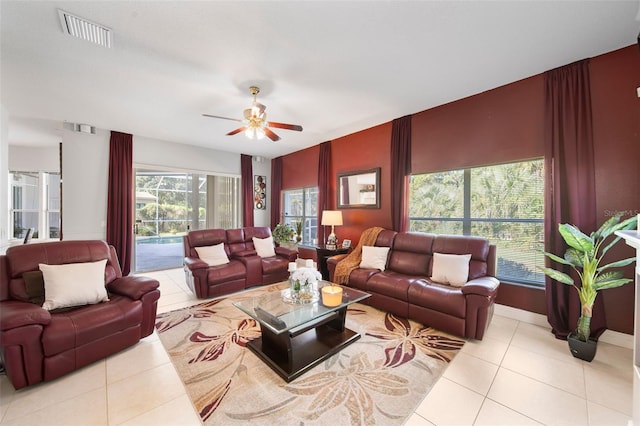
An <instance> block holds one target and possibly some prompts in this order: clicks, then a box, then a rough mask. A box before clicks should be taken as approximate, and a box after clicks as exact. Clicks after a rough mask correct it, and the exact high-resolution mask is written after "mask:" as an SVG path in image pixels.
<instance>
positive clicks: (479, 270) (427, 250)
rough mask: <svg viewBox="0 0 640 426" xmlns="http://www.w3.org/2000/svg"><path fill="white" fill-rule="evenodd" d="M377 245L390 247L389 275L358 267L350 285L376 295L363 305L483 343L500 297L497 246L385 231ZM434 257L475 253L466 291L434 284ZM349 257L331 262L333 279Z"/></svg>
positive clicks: (454, 237) (473, 239) (465, 239)
mask: <svg viewBox="0 0 640 426" xmlns="http://www.w3.org/2000/svg"><path fill="white" fill-rule="evenodd" d="M375 246H377V247H389V248H390V249H389V253H388V257H387V263H386V267H385V270H384V271H380V270H377V269H365V268H357V269H355V270H353V271H352V272H351V273H350V275H349V278H348V284H347V285H349V286H352V287H355V288H358V289H360V290H362V291H366V292H367V293H370V294H371V297H370V298H368V299H365V301H364V303H367V304H369V305H371V306H374V307H376V308H379V309H381V310H383V311H386V312H390V313H392V314H395V315H398V316H401V317H404V318H411V319H413V320H416V321H418V322H420V323H422V324H425V325H427V326H430V327H434V328H437V329H439V330H442V331H445V332H448V333H451V334H455V335H458V336H462V337H467V338H471V339H479V340H480V339H482V337H483V336H484V332H485V330H486V328H487V327H488V325H489V323H490V321H491V317H492V315H493V305H494V301H495V298H496V295H497V293H498V286H499V284H500V283H499V281H498V280H497V279H496V278H495V273H496V247H495V245H491V244H489V241H488V240H486V239H484V238H480V237H471V236H457V235H434V234H427V233H420V232H400V233H398V232H395V231H390V230H383V231H382V232H380V234H378V236H377V239H376V242H375ZM434 253H443V254H471V259H470V261H469V273H468V280H467V282H466V283H465V284H464V285H462V286H461V287H456V286H452V285H448V284H442V283H438V282H435V281H432V280H431V278H430V277H431V276H432V272H433V255H434ZM345 256H346V255H338V256H334V257H332V258H330V259H329V260H328V267H329V271H330V274H331V279H332V280H333V278H334V273H335V268H336V265H337V263H338V262H339V261H340V260H341V259H343V258H344V257H345Z"/></svg>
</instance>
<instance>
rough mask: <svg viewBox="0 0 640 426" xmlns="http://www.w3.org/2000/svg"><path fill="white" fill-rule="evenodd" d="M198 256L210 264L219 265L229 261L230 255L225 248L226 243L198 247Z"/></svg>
mask: <svg viewBox="0 0 640 426" xmlns="http://www.w3.org/2000/svg"><path fill="white" fill-rule="evenodd" d="M196 252H197V253H198V257H199V258H200V259H201V260H203V261H205V262H207V264H208V265H209V266H218V265H224V264H226V263H229V257H228V256H227V252H226V251H225V250H224V243H220V244H215V245H212V246H204V247H196Z"/></svg>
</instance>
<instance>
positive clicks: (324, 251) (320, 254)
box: [300, 244, 350, 281]
mask: <svg viewBox="0 0 640 426" xmlns="http://www.w3.org/2000/svg"><path fill="white" fill-rule="evenodd" d="M300 246H302V247H305V248H308V249H311V250H315V251H316V258H317V261H318V271H319V272H320V273H321V274H322V279H323V280H325V281H329V268H328V267H327V259H328V258H330V257H331V256H335V255H337V254H346V253H349V250H350V249H349V248H342V247H338V248H336V249H328V248H327V247H326V246H320V245H318V246H313V245H302V244H301V245H300Z"/></svg>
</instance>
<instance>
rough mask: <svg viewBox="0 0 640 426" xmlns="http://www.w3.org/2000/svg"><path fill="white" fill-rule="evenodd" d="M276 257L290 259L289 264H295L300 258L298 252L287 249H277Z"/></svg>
mask: <svg viewBox="0 0 640 426" xmlns="http://www.w3.org/2000/svg"><path fill="white" fill-rule="evenodd" d="M276 255H278V256H281V257H284V258H287V259H289V262H295V261H296V258H297V257H298V250H291V249H289V248H286V247H276Z"/></svg>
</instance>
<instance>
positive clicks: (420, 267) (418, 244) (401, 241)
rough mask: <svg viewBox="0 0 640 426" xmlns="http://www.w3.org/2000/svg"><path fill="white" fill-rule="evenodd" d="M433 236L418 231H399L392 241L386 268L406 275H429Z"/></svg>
mask: <svg viewBox="0 0 640 426" xmlns="http://www.w3.org/2000/svg"><path fill="white" fill-rule="evenodd" d="M433 238H434V236H433V235H432V234H424V233H419V232H401V233H399V234H397V235H396V236H395V238H394V241H393V248H392V249H391V254H390V256H389V263H388V266H387V269H392V270H394V271H396V272H399V273H402V274H406V275H421V276H424V277H428V276H430V275H431V274H430V270H429V265H430V263H431V253H432V251H431V246H432V244H433Z"/></svg>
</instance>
